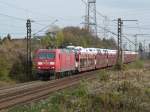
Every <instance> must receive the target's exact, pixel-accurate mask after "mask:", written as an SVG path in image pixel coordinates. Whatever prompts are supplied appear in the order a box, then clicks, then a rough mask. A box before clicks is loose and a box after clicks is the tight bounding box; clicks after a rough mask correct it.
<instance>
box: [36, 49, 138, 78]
mask: <svg viewBox="0 0 150 112" xmlns="http://www.w3.org/2000/svg"><path fill="white" fill-rule="evenodd" d="M123 54H124V55H123V56H124V63H130V62H133V61H135V60H136V58H137V56H138V53H137V52H132V51H124V52H123ZM116 61H117V50H109V49H99V48H82V47H68V48H67V49H39V50H37V51H35V58H34V65H35V68H36V71H37V74H38V75H39V77H41V78H51V77H55V78H60V77H62V76H64V75H70V74H74V73H75V72H85V71H90V70H95V69H101V68H106V67H110V66H113V65H115V64H116Z"/></svg>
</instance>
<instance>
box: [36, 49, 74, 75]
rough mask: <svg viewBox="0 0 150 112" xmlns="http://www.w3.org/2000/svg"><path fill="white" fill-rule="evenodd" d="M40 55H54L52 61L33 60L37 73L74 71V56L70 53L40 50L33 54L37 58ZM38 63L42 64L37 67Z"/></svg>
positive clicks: (67, 51)
mask: <svg viewBox="0 0 150 112" xmlns="http://www.w3.org/2000/svg"><path fill="white" fill-rule="evenodd" d="M40 53H54V54H55V58H54V59H39V58H38V57H37V58H34V63H35V67H36V69H37V70H38V71H50V72H51V71H53V72H55V73H60V72H65V71H72V70H75V55H74V53H73V52H72V51H69V50H66V49H54V50H49V49H43V50H42V49H40V50H37V51H36V52H35V55H36V56H37V55H38V54H40ZM39 62H42V63H43V64H41V65H38V63H39ZM51 62H52V63H54V65H50V64H49V63H51Z"/></svg>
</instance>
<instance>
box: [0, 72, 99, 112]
mask: <svg viewBox="0 0 150 112" xmlns="http://www.w3.org/2000/svg"><path fill="white" fill-rule="evenodd" d="M96 73H97V71H92V72H86V73H82V74H79V75H74V76H70V77H67V78H64V79H58V80H53V81H48V82H41V81H37V82H32V83H26V84H22V85H20V86H19V85H17V86H14V87H7V88H3V89H0V110H2V109H7V108H10V107H12V106H15V105H18V104H24V103H29V102H32V101H37V100H41V99H43V98H46V97H48V95H49V94H50V93H52V92H55V91H58V90H62V89H64V88H68V87H71V86H74V85H77V84H79V82H80V80H81V79H82V78H84V79H87V80H93V79H95V78H96Z"/></svg>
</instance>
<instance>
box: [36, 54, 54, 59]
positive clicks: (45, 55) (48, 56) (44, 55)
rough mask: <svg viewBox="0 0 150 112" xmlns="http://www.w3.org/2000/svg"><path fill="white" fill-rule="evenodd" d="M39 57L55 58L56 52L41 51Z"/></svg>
mask: <svg viewBox="0 0 150 112" xmlns="http://www.w3.org/2000/svg"><path fill="white" fill-rule="evenodd" d="M38 58H40V59H54V58H55V54H54V53H40V54H39V55H38Z"/></svg>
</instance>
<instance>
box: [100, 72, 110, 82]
mask: <svg viewBox="0 0 150 112" xmlns="http://www.w3.org/2000/svg"><path fill="white" fill-rule="evenodd" d="M109 78H110V74H109V72H106V71H105V70H102V71H100V72H99V73H98V79H99V81H108V80H109Z"/></svg>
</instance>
